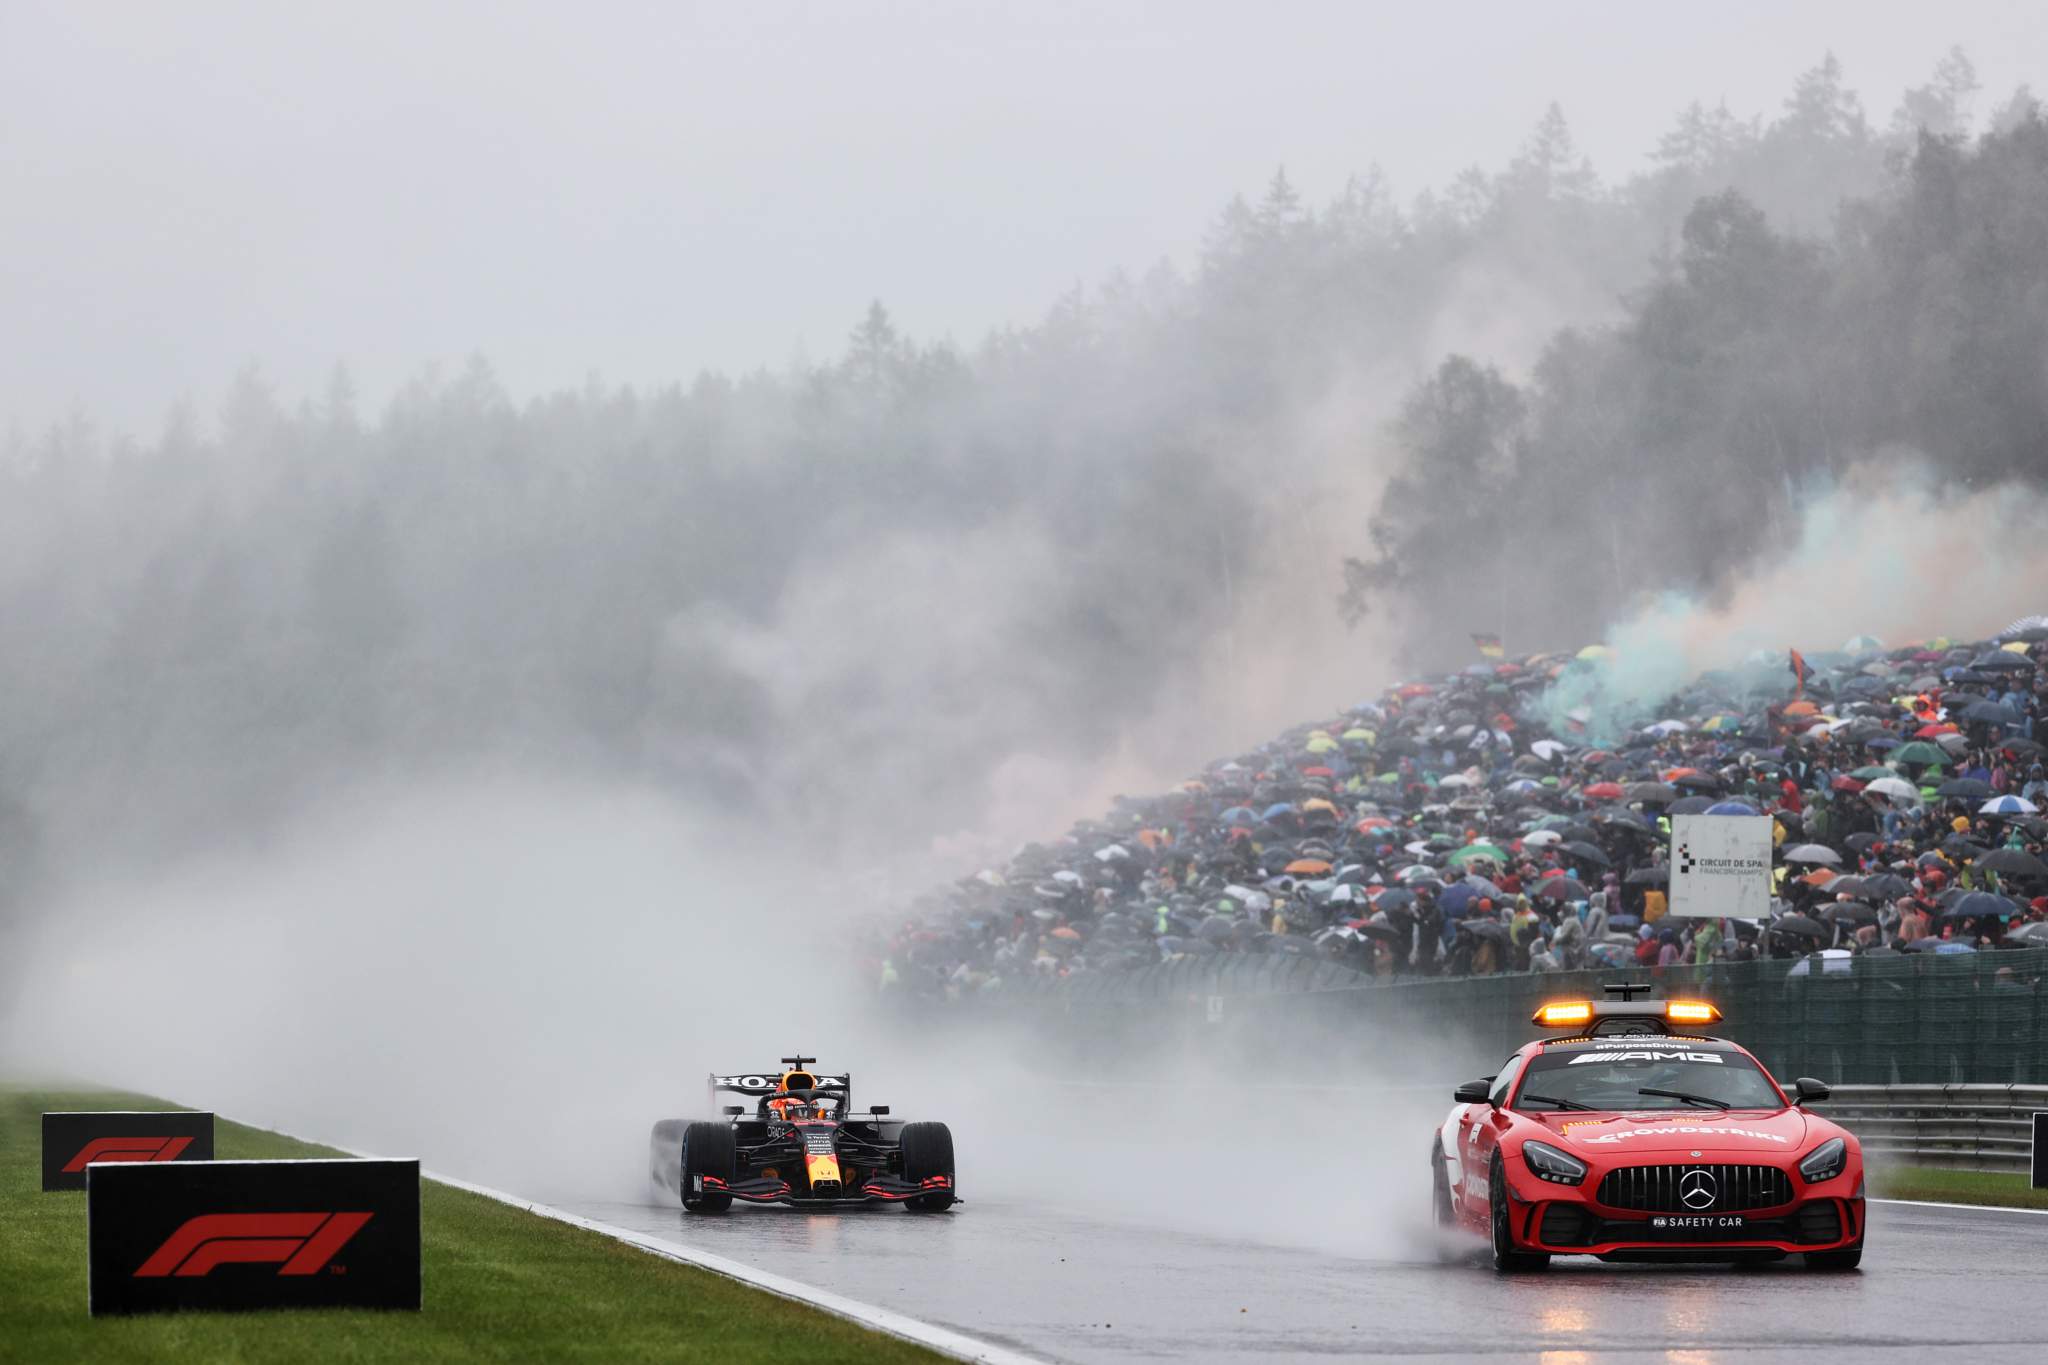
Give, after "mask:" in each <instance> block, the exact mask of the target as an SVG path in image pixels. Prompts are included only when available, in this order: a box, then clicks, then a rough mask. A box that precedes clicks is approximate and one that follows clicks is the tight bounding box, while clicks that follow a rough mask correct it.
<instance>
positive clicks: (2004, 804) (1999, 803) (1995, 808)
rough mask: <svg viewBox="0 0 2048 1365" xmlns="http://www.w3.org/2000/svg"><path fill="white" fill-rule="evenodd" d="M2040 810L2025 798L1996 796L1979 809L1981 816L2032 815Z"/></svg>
mask: <svg viewBox="0 0 2048 1365" xmlns="http://www.w3.org/2000/svg"><path fill="white" fill-rule="evenodd" d="M2039 809H2040V808H2039V807H2038V806H2036V805H2035V804H2034V803H2033V802H2031V801H2029V800H2027V798H2026V797H2024V796H1994V797H1992V798H1991V799H1990V800H1989V801H1986V802H1985V803H1984V804H1983V805H1981V806H1979V807H1977V814H1979V815H2032V814H2034V813H2035V812H2036V811H2037V810H2039Z"/></svg>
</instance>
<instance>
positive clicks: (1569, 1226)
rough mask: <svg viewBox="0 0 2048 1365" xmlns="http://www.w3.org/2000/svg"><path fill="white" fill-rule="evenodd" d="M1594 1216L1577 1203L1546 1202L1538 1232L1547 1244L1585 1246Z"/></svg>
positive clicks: (1538, 1235)
mask: <svg viewBox="0 0 2048 1365" xmlns="http://www.w3.org/2000/svg"><path fill="white" fill-rule="evenodd" d="M1592 1221H1593V1220H1592V1217H1591V1216H1590V1215H1589V1214H1588V1213H1587V1212H1586V1210H1585V1209H1584V1208H1582V1207H1580V1206H1579V1205H1577V1204H1546V1205H1544V1207H1543V1223H1542V1227H1541V1230H1540V1231H1539V1232H1538V1233H1537V1234H1536V1235H1537V1237H1538V1238H1540V1239H1541V1240H1542V1242H1543V1243H1544V1245H1546V1246H1554V1247H1569V1246H1583V1245H1585V1242H1586V1233H1587V1231H1588V1230H1589V1229H1590V1228H1591V1226H1592Z"/></svg>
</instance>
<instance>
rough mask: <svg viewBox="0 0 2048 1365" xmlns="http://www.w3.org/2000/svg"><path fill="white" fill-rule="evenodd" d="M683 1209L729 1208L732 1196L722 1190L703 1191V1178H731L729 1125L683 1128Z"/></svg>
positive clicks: (704, 1125)
mask: <svg viewBox="0 0 2048 1365" xmlns="http://www.w3.org/2000/svg"><path fill="white" fill-rule="evenodd" d="M681 1164H682V1188H683V1212H685V1213H724V1212H725V1211H726V1210H727V1209H729V1208H731V1207H732V1196H731V1195H729V1194H726V1193H724V1192H723V1191H706V1190H705V1189H703V1187H702V1185H701V1180H702V1177H704V1176H707V1175H712V1176H717V1177H718V1178H719V1179H720V1180H731V1179H732V1172H733V1145H732V1126H731V1125H730V1124H725V1123H693V1124H691V1125H689V1126H688V1127H687V1128H685V1129H683V1156H682V1163H681Z"/></svg>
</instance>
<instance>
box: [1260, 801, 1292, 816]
mask: <svg viewBox="0 0 2048 1365" xmlns="http://www.w3.org/2000/svg"><path fill="white" fill-rule="evenodd" d="M1292 814H1294V807H1292V806H1290V805H1288V804H1287V803H1286V802H1285V801H1275V802H1274V803H1273V804H1272V805H1270V806H1268V807H1266V811H1265V814H1263V815H1261V816H1260V817H1259V818H1260V819H1261V820H1277V819H1279V818H1280V817H1281V816H1283V815H1292Z"/></svg>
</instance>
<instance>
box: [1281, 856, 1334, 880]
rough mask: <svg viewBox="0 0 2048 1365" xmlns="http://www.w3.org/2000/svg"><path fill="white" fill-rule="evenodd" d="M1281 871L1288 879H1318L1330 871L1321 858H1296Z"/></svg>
mask: <svg viewBox="0 0 2048 1365" xmlns="http://www.w3.org/2000/svg"><path fill="white" fill-rule="evenodd" d="M1281 870H1282V871H1284V872H1286V873H1287V875H1288V876H1290V877H1320V876H1322V875H1323V874H1324V873H1326V872H1328V871H1329V870H1330V865H1329V864H1328V863H1326V862H1324V861H1323V860H1322V859H1321V858H1296V859H1295V860H1294V861H1293V862H1291V863H1289V864H1287V866H1286V867H1285V868H1283V869H1281Z"/></svg>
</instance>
